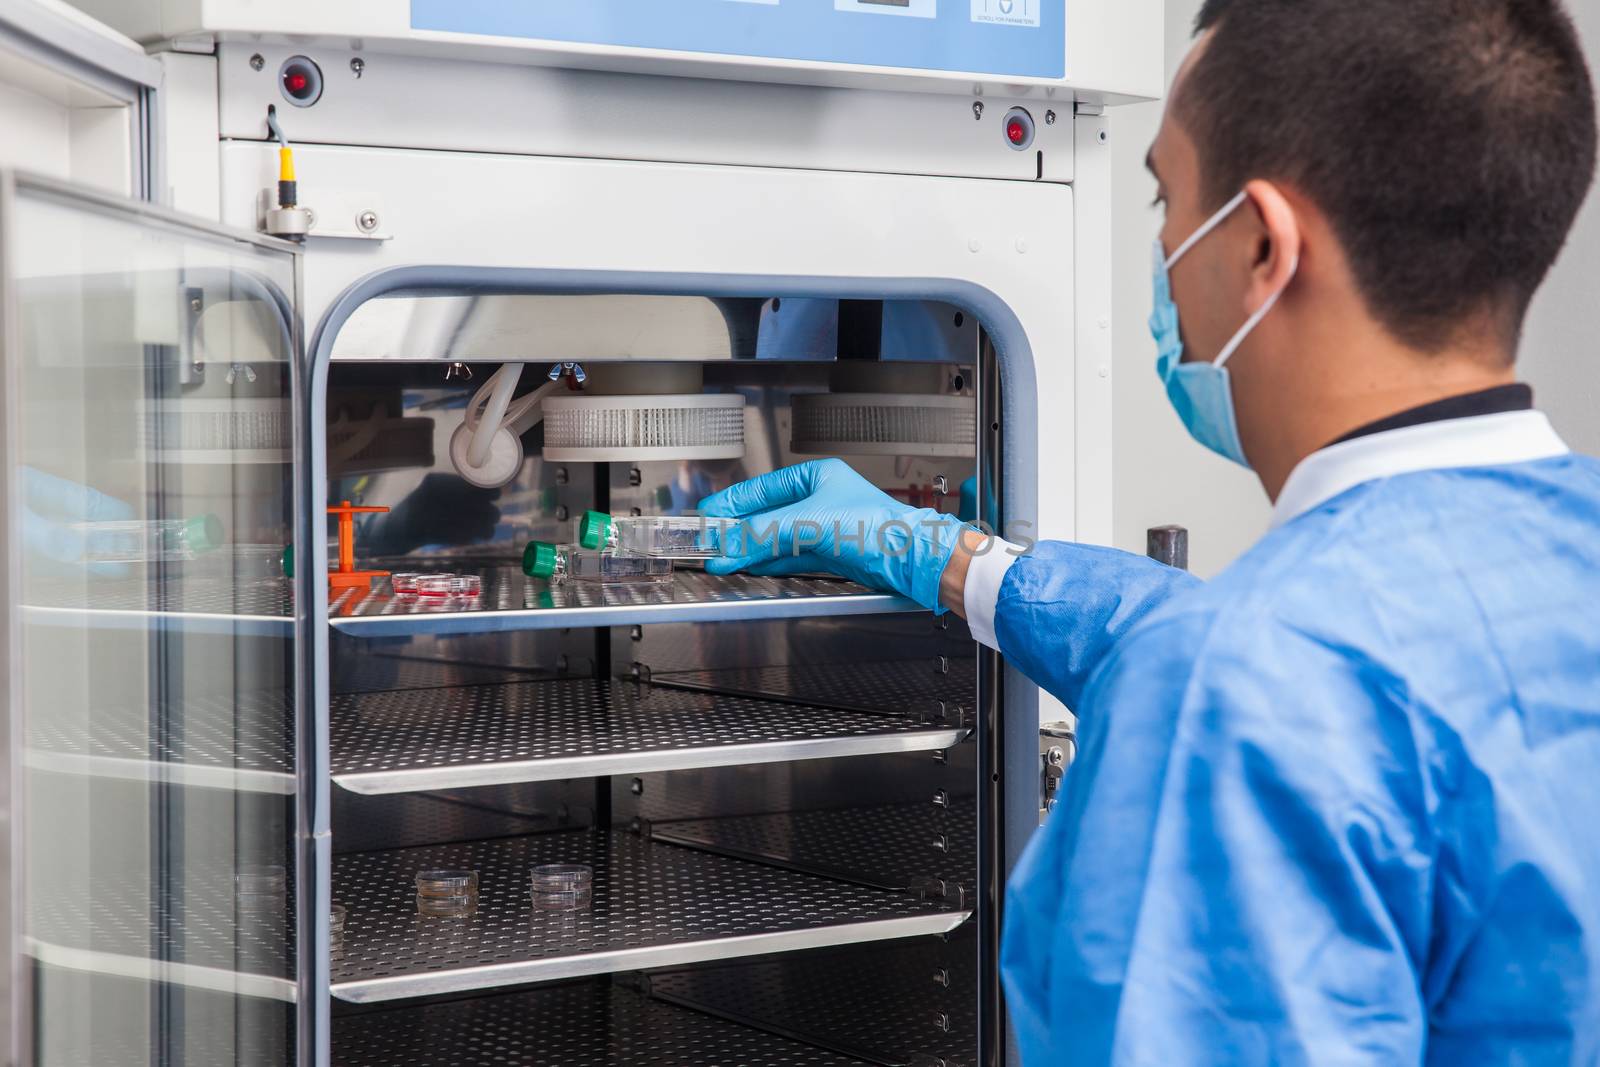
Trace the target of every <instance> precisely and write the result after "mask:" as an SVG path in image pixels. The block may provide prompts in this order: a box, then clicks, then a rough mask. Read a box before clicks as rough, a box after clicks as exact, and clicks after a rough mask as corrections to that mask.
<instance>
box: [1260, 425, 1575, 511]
mask: <svg viewBox="0 0 1600 1067" xmlns="http://www.w3.org/2000/svg"><path fill="white" fill-rule="evenodd" d="M1568 451H1569V449H1568V448H1567V446H1566V443H1565V442H1564V441H1562V440H1561V438H1560V437H1559V436H1557V434H1556V431H1555V429H1554V428H1553V427H1551V425H1550V420H1549V419H1547V418H1546V417H1545V415H1544V412H1542V411H1503V412H1498V413H1496V414H1493V415H1474V416H1471V417H1469V418H1464V419H1446V420H1443V421H1441V422H1428V423H1423V424H1422V425H1420V426H1403V427H1401V428H1400V429H1398V430H1385V431H1384V432H1382V433H1375V434H1369V435H1367V436H1366V437H1357V438H1355V439H1354V440H1351V441H1341V442H1340V443H1338V444H1335V445H1329V446H1328V447H1327V448H1324V449H1322V450H1321V451H1319V452H1313V453H1311V455H1309V456H1307V457H1306V458H1305V459H1303V460H1301V461H1300V464H1299V466H1297V467H1295V469H1294V471H1293V472H1292V473H1291V474H1290V475H1289V480H1288V481H1287V482H1285V483H1283V492H1281V493H1279V494H1278V502H1277V504H1276V505H1275V506H1274V507H1273V509H1272V529H1274V530H1275V529H1277V528H1278V527H1279V526H1282V525H1283V524H1284V523H1286V522H1288V521H1289V520H1291V519H1293V518H1295V517H1297V516H1300V515H1303V514H1305V513H1306V512H1308V511H1310V510H1311V509H1312V508H1314V507H1316V506H1317V505H1319V504H1322V503H1325V502H1327V501H1329V500H1332V499H1333V498H1334V497H1336V496H1338V495H1339V494H1340V493H1342V492H1344V491H1345V490H1347V489H1354V488H1355V487H1356V486H1358V485H1360V484H1362V483H1363V482H1370V481H1375V480H1377V479H1379V478H1392V477H1394V476H1395V475H1397V474H1411V473H1413V472H1415V471H1427V470H1448V469H1450V468H1459V467H1501V466H1505V465H1506V464H1509V463H1528V462H1531V461H1533V460H1536V459H1550V458H1552V457H1554V456H1564V455H1566V454H1567V453H1568Z"/></svg>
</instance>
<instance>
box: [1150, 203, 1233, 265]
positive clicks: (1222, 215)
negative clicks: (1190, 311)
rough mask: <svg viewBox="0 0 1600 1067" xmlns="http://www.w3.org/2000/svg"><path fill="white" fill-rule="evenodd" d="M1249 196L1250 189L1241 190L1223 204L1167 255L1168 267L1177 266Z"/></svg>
mask: <svg viewBox="0 0 1600 1067" xmlns="http://www.w3.org/2000/svg"><path fill="white" fill-rule="evenodd" d="M1249 198H1250V192H1249V190H1247V189H1241V190H1239V195H1238V196H1236V197H1234V198H1233V199H1232V200H1229V201H1228V202H1227V203H1226V204H1223V205H1222V208H1221V209H1220V210H1219V211H1218V212H1217V213H1216V214H1215V215H1212V216H1211V217H1210V218H1209V219H1207V220H1206V221H1205V223H1204V225H1202V226H1201V227H1200V228H1199V229H1198V230H1196V231H1194V233H1191V234H1190V235H1189V239H1188V240H1187V241H1185V242H1183V244H1181V245H1179V246H1178V250H1177V251H1176V252H1174V253H1172V255H1170V256H1168V257H1167V269H1168V270H1171V269H1172V268H1173V267H1174V266H1176V265H1177V263H1178V260H1180V259H1182V258H1183V257H1184V256H1186V255H1188V253H1189V249H1191V248H1193V247H1194V246H1195V245H1197V244H1199V243H1200V242H1201V241H1202V240H1204V239H1205V238H1206V237H1207V236H1208V235H1209V234H1210V233H1211V231H1212V230H1214V229H1216V228H1217V227H1218V226H1221V225H1222V224H1223V223H1224V222H1226V221H1227V219H1228V216H1229V215H1232V214H1233V213H1234V212H1235V211H1238V210H1239V205H1241V204H1243V203H1244V202H1245V201H1246V200H1248V199H1249Z"/></svg>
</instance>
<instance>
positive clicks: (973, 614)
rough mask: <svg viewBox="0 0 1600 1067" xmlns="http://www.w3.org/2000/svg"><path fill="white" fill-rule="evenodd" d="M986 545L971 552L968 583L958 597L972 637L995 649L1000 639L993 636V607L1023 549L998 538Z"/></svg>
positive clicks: (997, 602)
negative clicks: (975, 551)
mask: <svg viewBox="0 0 1600 1067" xmlns="http://www.w3.org/2000/svg"><path fill="white" fill-rule="evenodd" d="M988 546H989V547H988V551H986V552H983V553H982V554H976V555H974V556H973V557H972V562H971V563H969V564H968V565H967V582H966V585H965V586H963V588H962V591H961V600H962V604H963V605H964V606H965V608H966V612H967V628H968V629H969V630H971V631H972V639H973V640H974V641H981V642H982V643H984V644H985V645H988V646H989V647H990V648H992V649H994V650H995V651H997V652H998V651H999V650H1000V641H999V639H998V638H996V637H995V635H994V612H995V606H996V605H997V604H999V603H1000V586H1001V584H1002V583H1003V582H1004V581H1005V580H1006V572H1007V571H1009V570H1010V569H1011V565H1012V564H1013V563H1015V562H1016V561H1017V558H1018V557H1019V556H1021V555H1022V553H1023V549H1022V547H1021V546H1020V545H1013V544H1011V543H1009V542H1006V541H1002V540H1000V539H999V538H994V539H993V540H991V541H989V542H988Z"/></svg>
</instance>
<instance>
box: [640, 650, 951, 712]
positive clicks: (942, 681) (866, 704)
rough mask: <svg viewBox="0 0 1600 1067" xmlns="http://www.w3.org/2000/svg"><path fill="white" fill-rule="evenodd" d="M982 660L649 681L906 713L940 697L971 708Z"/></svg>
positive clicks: (776, 669) (790, 667)
mask: <svg viewBox="0 0 1600 1067" xmlns="http://www.w3.org/2000/svg"><path fill="white" fill-rule="evenodd" d="M977 662H978V661H977V660H976V659H971V658H965V659H951V658H948V657H946V658H944V659H942V660H940V659H913V660H880V661H873V662H867V663H827V664H806V663H794V664H785V665H781V666H768V667H729V668H718V669H712V670H685V671H655V672H653V673H652V674H651V675H650V683H651V684H652V685H659V686H670V687H672V688H675V689H692V690H696V691H702V692H711V693H730V694H734V695H738V696H747V697H764V698H766V699H769V700H783V701H788V702H790V703H793V704H809V705H812V706H820V707H829V708H847V709H851V710H855V711H867V712H889V713H891V714H905V713H907V712H917V711H921V710H923V709H925V708H927V707H928V706H929V705H932V704H937V703H938V702H940V701H943V702H944V703H945V704H948V705H950V706H952V707H970V706H971V705H972V704H973V702H974V701H975V700H976V698H977V692H978V668H977Z"/></svg>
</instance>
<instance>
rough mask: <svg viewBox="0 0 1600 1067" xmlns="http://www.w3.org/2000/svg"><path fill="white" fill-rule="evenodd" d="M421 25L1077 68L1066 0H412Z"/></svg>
mask: <svg viewBox="0 0 1600 1067" xmlns="http://www.w3.org/2000/svg"><path fill="white" fill-rule="evenodd" d="M411 25H412V28H414V29H418V30H439V31H444V32H449V33H470V34H478V35H483V36H492V37H526V38H530V39H535V40H543V41H567V42H572V43H576V44H594V45H618V46H624V47H631V48H658V49H665V50H669V51H676V52H708V53H713V54H716V55H724V56H740V57H750V58H759V59H792V60H800V61H803V62H814V63H850V64H859V65H862V66H872V67H900V68H903V69H906V70H921V71H949V72H963V73H971V74H987V75H995V76H1002V77H1020V78H1062V77H1065V76H1066V60H1067V57H1066V53H1067V32H1066V0H411Z"/></svg>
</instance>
